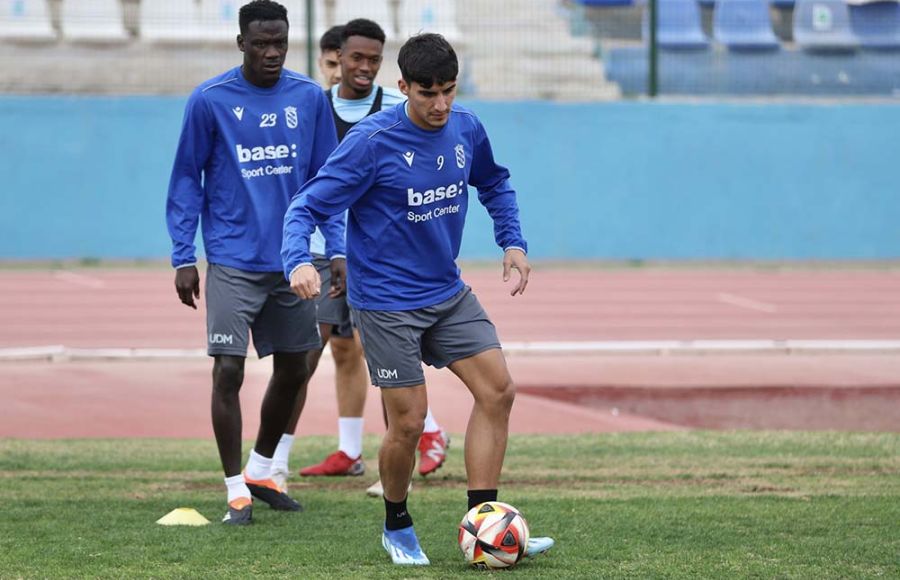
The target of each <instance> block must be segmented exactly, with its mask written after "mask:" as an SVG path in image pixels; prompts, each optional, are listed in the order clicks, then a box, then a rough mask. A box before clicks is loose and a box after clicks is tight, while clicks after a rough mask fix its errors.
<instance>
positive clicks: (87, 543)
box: [0, 432, 900, 580]
mask: <svg viewBox="0 0 900 580" xmlns="http://www.w3.org/2000/svg"><path fill="white" fill-rule="evenodd" d="M461 441H462V437H457V438H456V443H457V444H456V445H454V447H453V448H452V449H451V456H450V458H449V459H448V463H447V465H445V467H444V468H443V469H442V470H441V471H439V472H438V476H437V477H436V478H433V479H429V480H428V481H424V482H423V481H421V480H420V479H418V478H417V480H416V482H415V484H414V489H413V493H412V495H411V498H410V509H411V512H412V514H413V518H414V519H415V521H416V529H417V530H418V533H419V537H420V539H421V541H422V544H423V547H424V548H425V550H426V553H427V554H428V556H429V557H430V558H431V561H432V566H430V567H428V568H417V569H409V568H401V567H395V566H393V565H391V564H390V563H389V559H388V556H387V555H386V554H385V553H384V552H383V551H382V549H381V546H380V543H379V537H380V527H381V518H382V515H383V513H382V511H383V506H382V503H381V501H380V500H374V499H371V498H367V497H365V496H364V494H363V490H364V489H365V487H366V486H367V485H368V484H369V483H371V482H372V481H374V479H375V474H374V468H375V463H374V461H370V464H369V468H370V470H371V473H370V474H367V475H366V476H364V477H361V478H344V479H340V478H338V479H326V480H312V481H309V480H303V481H296V480H295V481H294V483H293V486H292V488H291V490H292V493H293V494H294V495H295V497H297V498H298V499H300V501H301V502H303V504H304V505H305V507H306V511H305V512H304V513H302V514H284V513H276V512H273V511H271V510H269V509H268V508H265V507H264V506H263V505H262V504H257V508H256V512H255V513H254V519H255V524H254V525H253V526H251V527H249V528H238V529H234V528H230V527H226V526H223V525H220V524H219V523H218V520H219V519H220V518H221V516H222V514H223V513H224V488H223V485H222V480H221V474H220V472H219V467H218V461H217V458H216V452H215V448H214V445H213V443H212V441H211V440H210V441H193V440H192V441H181V440H178V441H175V440H122V441H110V440H102V441H86V440H80V441H21V440H9V439H7V440H0V478H2V490H3V491H2V494H0V498H2V502H0V505H2V507H3V512H2V514H3V517H2V518H0V577H3V578H9V577H13V578H14V577H41V578H44V577H85V576H89V577H113V576H114V577H125V578H127V577H156V578H167V577H210V578H213V577H225V576H231V577H248V576H285V577H287V576H290V577H297V578H351V577H355V578H408V577H434V578H452V577H465V578H477V577H481V576H485V575H496V574H506V575H507V576H504V577H513V576H518V577H521V578H529V579H530V578H553V579H560V578H620V577H632V578H654V577H665V578H698V577H703V578H750V577H752V578H815V579H817V580H820V579H824V578H900V435H898V434H846V433H786V432H732V433H721V432H688V433H666V434H614V435H591V436H578V437H549V436H546V437H545V436H518V437H513V438H512V439H511V441H510V447H509V453H508V456H507V463H506V469H505V471H504V482H503V486H502V488H501V494H500V499H501V500H502V501H506V502H508V503H512V504H513V505H516V506H517V507H519V508H520V509H521V510H522V511H523V513H524V514H525V516H526V517H527V519H528V521H529V523H530V524H531V527H532V531H533V532H534V533H536V534H539V535H552V536H554V537H555V538H556V540H557V547H556V548H554V549H553V550H552V551H551V552H550V553H549V554H547V555H545V556H541V557H539V558H537V559H535V560H532V561H526V562H524V563H523V564H521V565H519V566H518V567H517V568H515V569H514V570H511V571H508V572H498V573H495V574H491V573H488V572H481V571H477V570H473V569H469V568H467V567H466V566H465V564H464V562H463V560H462V556H461V555H460V553H459V551H458V548H457V547H456V526H457V524H458V522H459V520H460V518H461V517H462V516H463V514H464V512H465V511H466V510H465V508H466V505H465V479H464V471H463V467H462V450H461V445H460V444H459V443H461ZM334 444H335V442H334V439H333V438H300V439H299V440H298V442H297V444H295V456H294V458H293V459H292V461H293V462H294V466H295V467H299V466H300V465H301V464H304V463H305V462H307V461H310V460H318V459H320V458H321V457H322V456H323V455H324V454H326V453H327V452H329V451H331V449H332V448H333V446H334ZM376 444H377V441H376V440H375V439H374V438H372V439H368V440H367V447H366V450H365V454H366V456H367V457H369V458H374V457H375V446H376ZM184 506H188V507H194V508H196V509H197V510H199V511H200V512H201V513H203V514H204V515H205V516H206V517H207V518H209V519H210V520H211V521H212V524H211V525H209V526H205V527H199V528H191V527H164V526H159V525H156V524H155V523H154V522H155V521H156V520H157V519H158V518H160V517H161V516H163V515H165V514H166V513H167V512H169V511H170V510H172V509H174V508H176V507H184Z"/></svg>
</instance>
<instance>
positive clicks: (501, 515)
mask: <svg viewBox="0 0 900 580" xmlns="http://www.w3.org/2000/svg"><path fill="white" fill-rule="evenodd" d="M527 544H528V523H527V522H526V521H525V518H523V517H522V514H521V513H519V510H517V509H516V508H514V507H513V506H511V505H509V504H506V503H502V502H499V501H488V502H485V503H482V504H479V505H477V506H475V507H473V508H472V509H470V510H469V512H468V513H467V514H466V515H465V517H464V518H463V519H462V522H460V524H459V549H460V550H462V553H463V556H464V557H465V558H466V561H467V562H468V563H469V564H472V565H473V566H476V567H478V568H492V569H493V568H508V567H510V566H513V565H515V564H516V563H517V562H519V561H520V560H522V558H523V557H524V556H525V546H526V545H527Z"/></svg>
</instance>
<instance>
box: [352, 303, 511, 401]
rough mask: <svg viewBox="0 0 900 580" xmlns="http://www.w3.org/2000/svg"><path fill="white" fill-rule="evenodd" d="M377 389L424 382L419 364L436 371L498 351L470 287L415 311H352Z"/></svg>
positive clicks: (491, 329) (493, 333)
mask: <svg viewBox="0 0 900 580" xmlns="http://www.w3.org/2000/svg"><path fill="white" fill-rule="evenodd" d="M351 311H352V314H353V318H354V322H355V323H356V328H357V329H358V330H359V337H360V339H361V341H362V345H363V351H365V354H366V363H368V366H369V375H370V376H371V378H372V384H373V385H375V386H376V387H409V386H413V385H421V384H423V383H424V382H425V374H424V373H423V372H422V362H423V361H424V362H425V363H426V364H428V365H430V366H433V367H435V368H442V367H445V366H447V365H449V364H451V363H453V362H455V361H458V360H460V359H464V358H468V357H470V356H475V355H476V354H478V353H480V352H484V351H486V350H489V349H492V348H500V341H499V340H498V339H497V330H496V328H494V323H492V322H491V321H490V319H489V318H488V315H487V312H485V311H484V308H482V307H481V304H480V303H479V302H478V299H477V298H476V297H475V294H473V293H472V289H471V288H469V287H468V286H466V287H465V288H464V289H462V290H460V291H459V293H457V294H456V295H455V296H453V297H452V298H449V299H447V300H445V301H444V302H441V303H440V304H437V305H436V306H429V307H427V308H419V309H417V310H358V309H356V308H352V307H351Z"/></svg>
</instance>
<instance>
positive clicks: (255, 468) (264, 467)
mask: <svg viewBox="0 0 900 580" xmlns="http://www.w3.org/2000/svg"><path fill="white" fill-rule="evenodd" d="M244 473H245V474H246V475H247V478H249V479H253V480H256V481H259V480H261V479H270V478H271V477H272V458H271V457H263V456H262V455H260V454H259V453H257V452H256V451H251V452H250V459H248V460H247V467H245V468H244Z"/></svg>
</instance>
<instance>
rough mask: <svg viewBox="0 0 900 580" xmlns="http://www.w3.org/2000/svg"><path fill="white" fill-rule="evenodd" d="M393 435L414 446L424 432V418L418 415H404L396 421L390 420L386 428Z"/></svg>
mask: <svg viewBox="0 0 900 580" xmlns="http://www.w3.org/2000/svg"><path fill="white" fill-rule="evenodd" d="M388 428H389V429H390V430H391V431H392V432H393V434H394V436H395V437H398V438H400V439H402V440H404V441H406V442H409V443H411V444H412V445H415V444H416V443H417V442H418V441H419V437H421V436H422V431H424V430H425V416H424V415H421V416H420V414H418V413H405V414H403V415H401V416H399V417H397V418H396V419H394V418H392V420H391V421H390V423H389V427H388Z"/></svg>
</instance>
